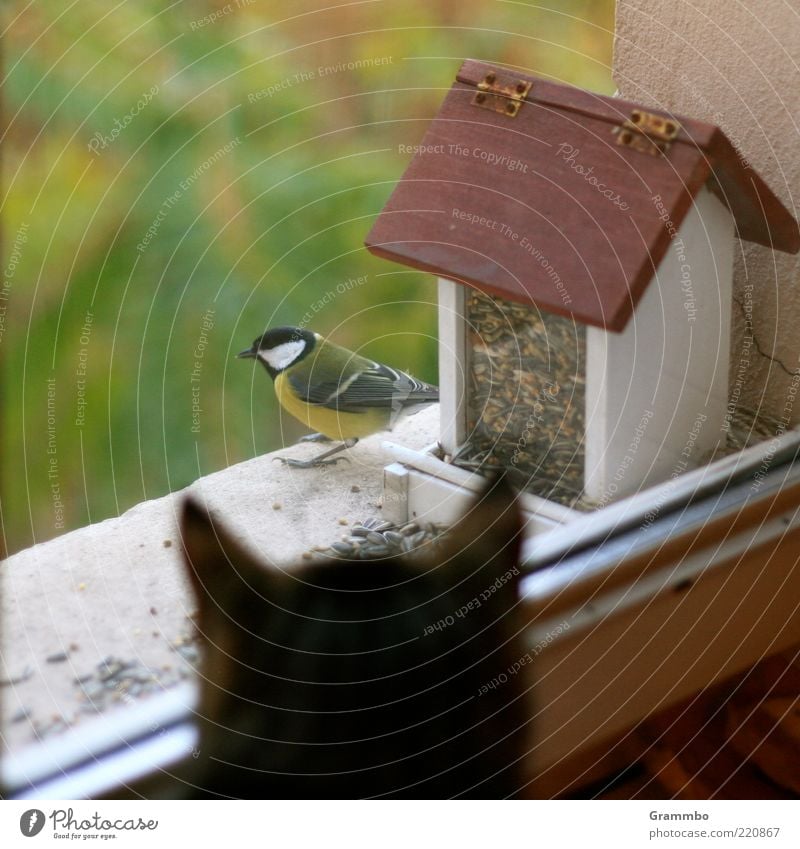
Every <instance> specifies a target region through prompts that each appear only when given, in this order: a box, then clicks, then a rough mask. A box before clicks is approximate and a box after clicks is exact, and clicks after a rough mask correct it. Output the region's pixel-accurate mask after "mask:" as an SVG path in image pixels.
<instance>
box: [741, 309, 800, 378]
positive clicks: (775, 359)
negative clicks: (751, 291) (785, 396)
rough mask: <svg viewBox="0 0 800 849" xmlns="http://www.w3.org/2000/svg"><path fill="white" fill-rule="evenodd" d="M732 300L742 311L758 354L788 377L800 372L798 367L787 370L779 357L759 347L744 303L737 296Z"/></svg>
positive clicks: (746, 328)
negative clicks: (793, 369)
mask: <svg viewBox="0 0 800 849" xmlns="http://www.w3.org/2000/svg"><path fill="white" fill-rule="evenodd" d="M733 301H734V303H735V304H736V305H737V306H738V307H739V309H740V310H741V311H742V316H743V317H744V326H745V332H747V330H748V329H749V331H750V338H751V339H752V340H753V345H754V346H755V349H756V352H757V353H758V354H760V355H761V356H762V357H764V359H766V360H770V361H771V362H773V363H775V365H776V366H779V367H780V368H781V369H782V370H783V371H785V372H786V374H787V375H788V376H789V377H794V376H795V375H796V374H798V372H800V369H796V370H795V371H789V369H788V368H787V367H786V366H785V365H784V364H783V362H782V361H781V360H780V358H778V357H773V356H770V355H769V354H768V353H767V352H766V351H765V350H764V349H763V348H762V347H761V345H760V344H759V342H758V337H757V336H756V334H755V330H754V329H753V322H752V320H748V318H747V311H746V310H745V308H744V304H743V303H742V302H741V301H740V300H739V299H738V298H734V299H733Z"/></svg>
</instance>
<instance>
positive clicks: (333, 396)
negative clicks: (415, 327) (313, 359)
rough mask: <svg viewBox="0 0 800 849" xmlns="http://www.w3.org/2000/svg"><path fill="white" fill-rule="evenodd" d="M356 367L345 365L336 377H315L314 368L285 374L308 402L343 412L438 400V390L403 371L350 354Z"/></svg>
mask: <svg viewBox="0 0 800 849" xmlns="http://www.w3.org/2000/svg"><path fill="white" fill-rule="evenodd" d="M352 362H354V363H356V364H357V368H355V369H353V368H348V369H347V370H346V371H345V372H344V373H343V374H342V377H341V380H339V381H322V382H315V381H314V370H313V369H312V370H311V371H310V372H309V373H305V374H289V375H287V377H288V380H289V381H290V383H291V385H292V388H293V389H294V391H295V392H296V393H297V394H298V395H299V396H300V397H301V398H302V399H303V400H304V401H305V402H306V403H308V404H315V405H318V406H321V407H327V408H328V409H330V410H337V411H339V412H343V413H360V412H363V411H364V410H365V409H367V408H370V407H387V408H394V409H395V410H399V409H401V408H403V407H408V406H410V405H413V404H424V403H428V402H431V401H438V400H439V390H438V389H437V388H436V387H435V386H431V385H430V384H428V383H423V382H422V381H421V380H417V379H416V378H414V377H411V375H410V374H406V373H405V372H403V371H398V370H397V369H393V368H390V367H389V366H385V365H381V363H376V362H373V361H372V360H367V359H366V358H364V357H358V358H355V357H354V358H353V360H352Z"/></svg>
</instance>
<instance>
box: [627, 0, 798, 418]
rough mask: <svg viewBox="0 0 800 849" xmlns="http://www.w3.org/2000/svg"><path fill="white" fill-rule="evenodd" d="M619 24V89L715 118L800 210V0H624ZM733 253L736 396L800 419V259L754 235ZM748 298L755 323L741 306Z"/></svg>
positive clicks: (733, 374) (678, 110) (630, 95)
mask: <svg viewBox="0 0 800 849" xmlns="http://www.w3.org/2000/svg"><path fill="white" fill-rule="evenodd" d="M616 27H617V33H616V41H615V49H614V79H615V80H616V83H617V85H618V87H619V91H620V95H621V96H623V97H626V98H630V99H632V100H637V101H641V102H643V103H646V104H652V105H654V106H655V105H658V106H660V107H662V108H664V109H669V110H674V111H675V112H676V113H683V114H685V115H687V116H689V117H693V118H700V119H702V120H706V121H710V122H712V123H715V124H718V125H719V126H720V127H721V128H722V129H723V130H724V131H725V132H726V133H727V134H728V137H729V138H730V139H731V141H733V143H734V144H736V145H737V147H739V148H740V149H741V150H742V151H743V153H744V154H745V156H746V158H747V159H748V160H749V161H750V163H751V164H752V166H753V167H754V168H755V169H756V170H757V171H758V172H759V173H760V174H761V175H762V176H763V177H764V178H765V179H766V180H767V182H768V183H769V184H770V186H771V187H772V189H773V191H774V192H775V193H776V194H777V195H778V196H779V197H780V198H781V200H782V201H783V203H784V204H785V205H786V206H787V208H788V209H789V210H791V212H792V214H793V215H795V217H797V216H798V213H800V6H797V4H796V3H794V2H791V0H789V1H788V2H787V0H691V2H685V0H618V2H617V22H616ZM736 254H737V256H736V262H735V272H734V273H735V279H734V299H735V300H736V301H738V302H739V306H737V305H736V304H734V309H733V315H734V325H733V339H732V351H731V357H732V359H731V381H730V383H731V397H732V398H734V397H737V396H739V397H740V399H741V403H742V404H743V405H747V406H749V407H752V408H755V409H757V408H759V407H760V408H761V409H762V410H763V411H765V412H767V413H769V414H770V415H772V416H775V417H776V418H778V419H780V418H784V417H785V418H789V419H790V421H791V423H792V424H794V423H797V422H800V401H797V402H796V403H795V398H796V397H797V395H800V393H797V394H795V393H796V391H797V388H798V382H800V374H798V376H796V377H794V379H793V378H792V375H791V374H790V373H794V372H797V371H798V369H800V260H798V257H797V256H790V255H787V254H781V253H776V254H774V255H773V254H772V253H771V252H770V251H769V250H767V249H765V248H761V247H759V246H757V245H753V244H748V243H741V244H740V245H738V246H737V251H736ZM751 286H752V288H750V287H751ZM749 298H752V316H753V318H752V326H750V324H749V322H746V321H745V319H744V310H743V307H744V306H746V305H747V306H749V304H747V301H748V299H749ZM748 336H752V337H753V340H752V342H751V343H750V344H749V345H748V344H747V343H748V341H749V340H748V339H747V338H746V337H748ZM748 351H752V354H751V356H750V357H749V362H748V356H747V352H748ZM743 352H744V354H745V356H744V361H745V362H744V363H742V364H741V366H740V361H741V360H742V353H743ZM787 372H788V373H787ZM793 380H794V383H793ZM737 383H738V385H737Z"/></svg>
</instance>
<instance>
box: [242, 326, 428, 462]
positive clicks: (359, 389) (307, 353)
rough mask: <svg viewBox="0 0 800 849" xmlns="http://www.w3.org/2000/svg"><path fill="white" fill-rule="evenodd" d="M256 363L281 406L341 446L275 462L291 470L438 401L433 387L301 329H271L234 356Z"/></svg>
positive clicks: (388, 427) (326, 458)
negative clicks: (311, 454)
mask: <svg viewBox="0 0 800 849" xmlns="http://www.w3.org/2000/svg"><path fill="white" fill-rule="evenodd" d="M237 356H238V357H253V358H255V359H258V360H260V362H261V363H262V365H263V366H264V368H266V370H267V371H268V372H269V375H270V377H271V378H272V379H273V381H274V385H275V395H276V396H277V398H278V401H279V402H280V404H281V406H282V407H283V408H284V409H285V410H286V411H287V412H289V413H291V414H292V415H293V416H294V417H295V418H296V419H299V420H300V421H301V422H302V423H303V424H304V425H307V426H308V427H310V428H311V429H312V430H315V431H318V432H319V433H318V434H315V435H312V436H311V437H307V439H308V438H310V439H326V440H331V439H336V440H341V442H342V444H341V445H337V446H336V447H335V448H331V449H330V450H329V451H325V452H324V453H322V454H320V455H319V456H318V457H314V458H312V459H311V460H305V461H303V460H292V459H287V458H284V457H281V458H279V459H280V460H281V461H282V462H284V463H287V464H288V465H290V466H294V467H296V468H309V467H311V466H320V465H326V464H327V463H335V462H337V460H339V459H341V458H339V457H337V458H336V459H335V460H331V459H329V458H330V457H331V456H332V455H334V454H338V453H339V452H340V451H342V450H343V449H345V448H352V447H353V446H354V445H355V444H356V443H357V442H358V440H359V439H360V438H361V437H363V436H369V435H370V434H372V433H377V432H378V431H381V430H391V429H392V427H394V425H395V424H396V423H397V421H398V419H399V418H400V417H401V415H403V414H404V413H407V412H410V411H412V409H413V408H417V409H419V407H420V406H421V405H423V404H431V403H433V402H435V401H438V400H439V390H438V388H437V387H436V386H431V385H430V384H428V383H423V382H422V381H420V380H417V379H416V378H413V377H411V375H410V374H406V373H405V372H403V371H398V370H397V369H393V368H391V367H389V366H385V365H382V364H381V363H376V362H374V361H373V360H368V359H367V358H366V357H361V356H359V355H358V354H355V353H353V351H348V350H347V348H342V347H340V346H339V345H334V344H333V343H332V342H329V341H328V340H327V339H323V337H322V336H320V335H319V334H318V333H312V332H311V331H309V330H305V329H303V328H300V327H273V328H272V329H271V330H268V331H267V332H266V333H264V334H263V335H261V336H259V337H258V338H257V339H256V340H255V341H254V342H253V344H252V346H251V347H250V348H248V349H247V350H245V351H241V352H240V353H239V354H237Z"/></svg>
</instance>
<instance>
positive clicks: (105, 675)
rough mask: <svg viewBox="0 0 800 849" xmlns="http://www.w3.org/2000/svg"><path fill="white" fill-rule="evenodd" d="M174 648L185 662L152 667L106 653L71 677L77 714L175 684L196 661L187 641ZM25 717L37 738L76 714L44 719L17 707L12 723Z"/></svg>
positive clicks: (54, 730) (66, 723)
mask: <svg viewBox="0 0 800 849" xmlns="http://www.w3.org/2000/svg"><path fill="white" fill-rule="evenodd" d="M173 648H174V650H175V651H176V652H177V653H178V654H179V655H180V657H181V658H182V659H183V661H185V662H180V661H179V662H178V663H176V664H174V665H173V664H167V665H164V666H162V667H160V668H157V669H154V668H151V667H148V666H145V665H144V664H142V663H141V662H140V661H139V660H136V659H134V660H123V659H122V658H119V657H115V656H114V655H109V656H108V657H107V658H105V659H104V660H101V661H100V663H98V664H97V666H96V667H95V668H94V669H93V670H92V671H91V672H89V673H87V674H86V675H81V676H79V677H78V678H75V679H74V681H73V683H74V684H75V686H76V688H77V689H78V698H79V701H80V705H79V707H78V714H91V715H96V714H98V713H102V712H103V711H105V710H107V709H108V708H110V707H114V706H115V705H120V704H121V705H126V704H130V702H131V701H132V700H134V699H139V698H145V697H147V696H149V695H152V694H154V693H161V692H163V691H164V690H166V689H168V688H169V687H172V686H174V685H175V684H178V683H179V682H180V681H183V680H184V679H185V678H188V677H189V676H190V675H191V674H192V667H194V666H195V665H196V664H197V663H198V661H199V653H198V651H197V648H196V647H195V646H194V645H192V643H191V641H190V640H188V639H186V638H181V639H179V640H178V641H176V642H175V643H174V645H173ZM25 719H27V720H29V721H30V723H31V728H32V730H33V733H34V737H35V738H37V739H41V738H43V737H47V736H50V735H52V734H55V733H57V732H60V731H63V730H65V729H66V728H68V727H69V726H70V725H73V724H75V722H76V721H77V720H78V716H75V717H74V718H73V719H72V720H70V719H68V718H67V717H65V716H63V715H55V714H54V715H53V716H51V717H48V718H46V719H45V718H34V717H33V716H31V714H30V712H29V711H28V710H27V709H26V708H21V709H20V710H19V711H18V712H17V714H16V715H15V716H14V717H13V718H12V721H13V722H21V721H23V720H25Z"/></svg>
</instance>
